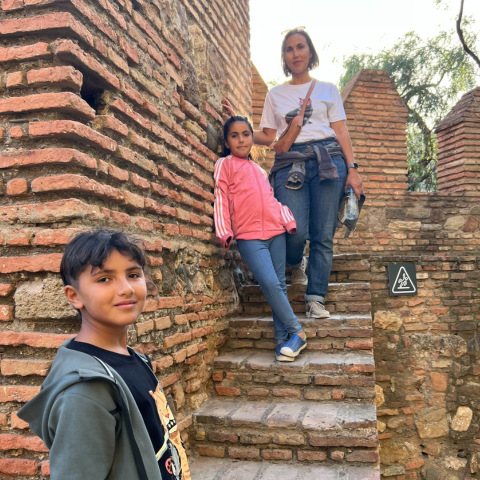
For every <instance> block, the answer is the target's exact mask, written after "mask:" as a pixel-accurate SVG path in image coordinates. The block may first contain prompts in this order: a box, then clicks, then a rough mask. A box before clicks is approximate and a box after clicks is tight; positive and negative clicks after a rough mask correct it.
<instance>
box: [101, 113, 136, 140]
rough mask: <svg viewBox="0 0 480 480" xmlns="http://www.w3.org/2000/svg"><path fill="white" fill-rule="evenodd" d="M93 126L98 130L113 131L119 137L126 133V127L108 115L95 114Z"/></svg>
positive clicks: (124, 135)
mask: <svg viewBox="0 0 480 480" xmlns="http://www.w3.org/2000/svg"><path fill="white" fill-rule="evenodd" d="M93 126H94V127H95V128H98V129H99V130H106V131H107V132H108V133H114V134H117V135H120V136H121V137H126V136H127V135H128V127H127V126H126V125H125V124H124V123H122V122H121V121H120V120H118V119H116V118H115V117H112V116H110V115H97V116H96V117H95V120H93Z"/></svg>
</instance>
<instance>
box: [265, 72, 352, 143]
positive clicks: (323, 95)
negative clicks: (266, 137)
mask: <svg viewBox="0 0 480 480" xmlns="http://www.w3.org/2000/svg"><path fill="white" fill-rule="evenodd" d="M309 88H310V82H308V83H305V84H303V85H290V84H289V83H287V82H286V83H283V84H282V85H277V86H276V87H274V88H272V89H271V90H270V91H269V92H268V93H267V98H266V99H265V107H264V109H263V115H262V120H261V122H260V128H262V129H263V128H273V129H275V130H277V137H280V135H281V134H282V132H283V131H284V130H285V129H286V128H287V126H288V124H289V123H290V121H291V120H292V119H293V117H295V116H296V115H298V114H299V113H300V110H301V108H302V105H303V100H304V98H305V96H306V95H307V93H308V89H309ZM346 119H347V117H346V115H345V110H344V108H343V102H342V98H341V97H340V93H339V91H338V89H337V87H336V86H335V85H334V84H333V83H327V82H319V81H318V80H317V83H316V85H315V88H314V89H313V92H312V95H311V96H310V101H309V102H308V105H307V109H306V110H305V116H304V119H303V127H302V129H301V130H300V134H299V135H298V137H297V138H296V140H295V143H300V142H307V141H309V140H320V139H323V138H328V137H336V135H335V132H334V131H333V129H332V128H331V127H330V123H333V122H338V121H340V120H346Z"/></svg>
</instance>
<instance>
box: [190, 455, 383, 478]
mask: <svg viewBox="0 0 480 480" xmlns="http://www.w3.org/2000/svg"><path fill="white" fill-rule="evenodd" d="M347 455H348V454H347ZM190 471H191V473H192V478H193V479H194V480H278V479H282V480H380V472H379V471H378V470H377V469H375V468H372V467H352V466H350V465H344V466H343V465H342V466H317V465H308V464H307V465H306V464H301V463H297V464H295V465H285V464H282V465H279V464H276V463H271V462H266V461H262V462H247V461H234V460H227V459H225V458H206V457H200V458H194V459H193V460H190Z"/></svg>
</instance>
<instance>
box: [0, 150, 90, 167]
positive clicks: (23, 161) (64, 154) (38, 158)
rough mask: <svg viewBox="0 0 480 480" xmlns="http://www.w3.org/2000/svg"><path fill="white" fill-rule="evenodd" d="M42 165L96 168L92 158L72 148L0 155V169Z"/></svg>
mask: <svg viewBox="0 0 480 480" xmlns="http://www.w3.org/2000/svg"><path fill="white" fill-rule="evenodd" d="M44 163H46V164H50V163H53V164H56V163H59V164H63V163H77V164H79V165H81V166H84V167H87V168H91V169H96V168H97V161H96V160H95V159H94V158H91V157H89V156H88V155H86V154H85V153H82V152H79V151H77V150H74V149H72V148H45V149H41V150H24V151H20V152H14V153H4V154H0V168H12V167H26V166H32V165H42V164H44Z"/></svg>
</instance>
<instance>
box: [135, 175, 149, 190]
mask: <svg viewBox="0 0 480 480" xmlns="http://www.w3.org/2000/svg"><path fill="white" fill-rule="evenodd" d="M130 175H131V178H132V182H133V183H134V184H135V185H136V186H137V187H139V188H141V189H143V190H150V182H149V181H148V180H147V179H146V178H143V177H141V176H140V175H137V174H136V173H131V174H130Z"/></svg>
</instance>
